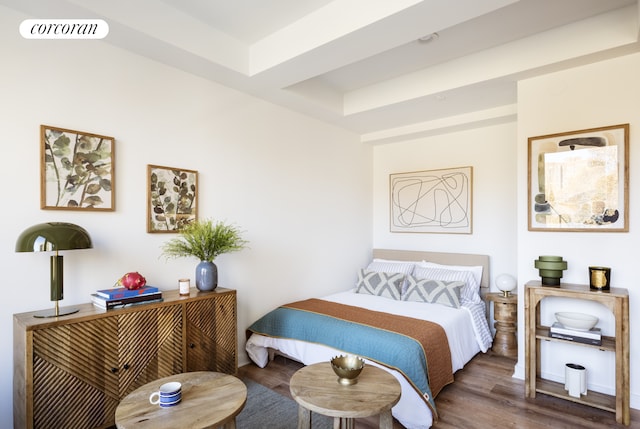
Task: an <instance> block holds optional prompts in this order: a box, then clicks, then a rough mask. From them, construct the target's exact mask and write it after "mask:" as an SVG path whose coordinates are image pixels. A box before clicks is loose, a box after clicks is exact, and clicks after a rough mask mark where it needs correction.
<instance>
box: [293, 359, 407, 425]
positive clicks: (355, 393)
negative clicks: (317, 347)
mask: <svg viewBox="0 0 640 429" xmlns="http://www.w3.org/2000/svg"><path fill="white" fill-rule="evenodd" d="M289 388H290V390H291V396H293V399H295V400H296V402H297V403H298V405H299V407H298V429H309V428H310V427H311V411H314V412H316V413H319V414H323V415H325V416H329V417H333V418H334V424H333V427H334V428H337V427H340V428H353V419H354V418H361V417H369V416H375V415H378V414H379V415H380V428H381V429H391V428H392V427H393V418H392V416H391V408H392V407H393V406H394V405H395V404H397V403H398V401H399V400H400V394H401V390H400V383H399V382H398V380H396V378H395V377H394V376H393V375H391V374H389V373H388V372H386V371H384V370H382V369H380V368H377V367H375V366H371V365H366V366H365V367H364V369H363V370H362V372H361V373H360V376H359V377H358V382H357V383H356V384H353V385H350V386H345V385H342V384H340V383H338V377H337V376H336V374H335V373H334V372H333V369H331V364H330V363H329V362H321V363H316V364H313V365H309V366H305V367H303V368H301V369H300V370H298V371H297V372H296V373H295V374H293V376H292V377H291V381H290V382H289Z"/></svg>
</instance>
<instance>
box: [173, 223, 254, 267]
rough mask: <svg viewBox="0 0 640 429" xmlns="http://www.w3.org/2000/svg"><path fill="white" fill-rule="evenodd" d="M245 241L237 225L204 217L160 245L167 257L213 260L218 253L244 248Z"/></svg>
mask: <svg viewBox="0 0 640 429" xmlns="http://www.w3.org/2000/svg"><path fill="white" fill-rule="evenodd" d="M247 243H248V242H247V241H246V240H244V239H243V238H242V234H241V231H240V230H239V229H238V228H237V227H235V226H233V225H229V224H226V223H224V222H221V221H218V222H215V223H214V222H213V221H212V220H210V219H206V220H201V221H195V222H192V223H190V224H188V225H187V226H186V227H184V228H183V229H182V230H181V231H180V236H179V237H177V238H174V239H171V240H169V241H167V242H166V243H165V244H164V245H163V246H162V254H163V255H164V256H165V257H167V258H182V257H187V256H193V257H196V258H198V259H199V260H201V261H208V262H213V260H214V259H215V258H216V257H217V256H218V255H221V254H223V253H230V252H236V251H238V250H242V249H244V248H245V247H246V245H247Z"/></svg>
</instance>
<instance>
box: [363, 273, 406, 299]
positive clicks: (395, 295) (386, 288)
mask: <svg viewBox="0 0 640 429" xmlns="http://www.w3.org/2000/svg"><path fill="white" fill-rule="evenodd" d="M404 277H405V276H404V274H402V273H385V272H378V271H367V270H365V269H360V272H359V273H358V283H357V285H356V293H364V294H368V295H377V296H383V297H385V298H390V299H395V300H398V301H399V300H400V296H401V291H402V282H403V281H404Z"/></svg>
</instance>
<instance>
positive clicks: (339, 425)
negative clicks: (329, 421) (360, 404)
mask: <svg viewBox="0 0 640 429" xmlns="http://www.w3.org/2000/svg"><path fill="white" fill-rule="evenodd" d="M353 428H354V419H352V418H349V417H334V418H333V429H353Z"/></svg>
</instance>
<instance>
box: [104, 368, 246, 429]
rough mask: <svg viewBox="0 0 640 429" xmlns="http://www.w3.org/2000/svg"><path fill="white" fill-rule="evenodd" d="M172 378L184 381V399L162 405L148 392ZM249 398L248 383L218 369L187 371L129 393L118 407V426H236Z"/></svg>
mask: <svg viewBox="0 0 640 429" xmlns="http://www.w3.org/2000/svg"><path fill="white" fill-rule="evenodd" d="M169 381H179V382H180V383H182V401H181V402H180V403H179V404H178V405H176V406H173V407H169V408H162V407H160V406H158V405H152V404H150V403H149V395H151V393H153V392H155V391H156V390H158V387H160V385H161V384H164V383H167V382H169ZM246 402H247V386H245V384H244V383H243V382H242V381H240V380H239V379H238V378H236V377H234V376H232V375H227V374H222V373H219V372H210V371H198V372H185V373H182V374H176V375H172V376H169V377H165V378H161V379H159V380H155V381H152V382H151V383H147V384H145V385H144V386H141V387H139V388H138V389H136V390H134V391H133V392H131V393H129V394H128V395H127V396H126V397H125V398H124V399H123V400H122V401H121V402H120V404H119V405H118V408H116V416H115V417H116V427H117V428H118V429H146V428H149V429H175V428H190V429H200V428H203V429H204V428H217V427H223V428H225V429H234V428H235V427H236V416H237V415H238V414H240V411H242V409H243V408H244V405H245V403H246Z"/></svg>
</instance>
